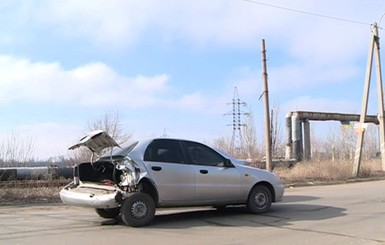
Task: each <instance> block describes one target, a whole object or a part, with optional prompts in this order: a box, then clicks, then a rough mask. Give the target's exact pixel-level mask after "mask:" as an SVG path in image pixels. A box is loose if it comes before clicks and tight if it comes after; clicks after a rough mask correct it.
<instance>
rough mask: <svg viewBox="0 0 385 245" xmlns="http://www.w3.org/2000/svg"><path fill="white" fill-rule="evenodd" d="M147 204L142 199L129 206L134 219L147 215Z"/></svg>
mask: <svg viewBox="0 0 385 245" xmlns="http://www.w3.org/2000/svg"><path fill="white" fill-rule="evenodd" d="M147 210H148V208H147V205H146V203H144V202H143V201H136V202H134V203H133V204H132V206H131V214H132V216H134V217H135V218H136V219H140V218H143V217H145V216H146V215H147Z"/></svg>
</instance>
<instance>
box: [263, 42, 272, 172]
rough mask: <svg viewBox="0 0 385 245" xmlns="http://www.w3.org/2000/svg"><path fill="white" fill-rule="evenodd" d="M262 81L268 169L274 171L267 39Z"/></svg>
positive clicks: (264, 49) (264, 50)
mask: <svg viewBox="0 0 385 245" xmlns="http://www.w3.org/2000/svg"><path fill="white" fill-rule="evenodd" d="M262 79H263V95H264V101H265V144H266V169H267V170H268V171H272V170H273V168H272V160H271V129H270V108H269V89H268V85H267V68H266V48H265V39H262Z"/></svg>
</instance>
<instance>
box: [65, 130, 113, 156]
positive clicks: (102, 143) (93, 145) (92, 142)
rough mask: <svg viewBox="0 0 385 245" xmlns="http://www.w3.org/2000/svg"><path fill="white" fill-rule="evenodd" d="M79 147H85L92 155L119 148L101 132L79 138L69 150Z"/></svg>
mask: <svg viewBox="0 0 385 245" xmlns="http://www.w3.org/2000/svg"><path fill="white" fill-rule="evenodd" d="M80 146H85V147H87V148H88V149H90V150H91V151H92V152H93V153H96V154H99V153H100V152H101V151H102V150H103V149H105V148H108V147H114V146H118V147H120V146H119V144H118V143H116V141H115V140H114V139H113V138H112V137H111V136H110V135H108V133H106V132H104V131H102V130H96V131H92V132H90V133H88V134H87V135H86V136H84V137H83V138H81V139H80V140H79V142H78V143H76V144H74V145H73V146H71V147H70V148H69V150H74V149H76V148H78V147H80Z"/></svg>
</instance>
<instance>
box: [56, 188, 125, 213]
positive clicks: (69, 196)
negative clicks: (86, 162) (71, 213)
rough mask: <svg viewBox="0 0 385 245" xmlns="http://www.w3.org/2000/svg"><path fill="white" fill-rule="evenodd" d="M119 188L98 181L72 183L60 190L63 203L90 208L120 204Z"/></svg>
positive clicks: (120, 194)
mask: <svg viewBox="0 0 385 245" xmlns="http://www.w3.org/2000/svg"><path fill="white" fill-rule="evenodd" d="M121 197H122V193H121V190H120V189H119V188H118V187H116V186H108V185H102V184H98V183H81V184H80V185H74V184H73V183H71V184H69V185H67V186H65V187H64V188H63V189H62V190H61V191H60V199H61V200H62V202H63V203H65V204H68V205H73V206H81V207H91V208H116V207H119V206H120V201H119V200H121Z"/></svg>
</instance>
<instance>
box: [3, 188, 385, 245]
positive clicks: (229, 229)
mask: <svg viewBox="0 0 385 245" xmlns="http://www.w3.org/2000/svg"><path fill="white" fill-rule="evenodd" d="M0 244H7V245H8V244H30V245H41V244H105V245H107V244H109V245H110V244H114V245H115V244H130V245H132V244H140V245H142V244H167V245H170V244H210V245H214V244H232V245H233V244H385V181H373V182H362V183H353V184H343V185H334V186H315V187H300V188H291V189H287V190H286V193H285V198H284V201H283V202H281V203H278V204H275V205H274V204H273V208H272V211H271V212H269V213H267V214H265V215H252V214H248V213H247V212H246V211H245V209H244V208H240V207H234V208H229V209H228V210H226V211H225V212H218V211H216V210H214V209H211V208H198V209H169V210H160V211H157V216H156V218H155V220H154V222H153V224H152V225H150V226H148V227H142V228H132V227H127V226H124V225H123V224H122V223H121V222H118V221H115V220H105V219H102V218H100V217H98V216H97V215H96V213H95V212H94V211H93V210H91V209H85V208H74V207H68V206H64V205H59V204H57V205H45V206H22V207H11V206H2V207H0Z"/></svg>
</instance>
